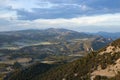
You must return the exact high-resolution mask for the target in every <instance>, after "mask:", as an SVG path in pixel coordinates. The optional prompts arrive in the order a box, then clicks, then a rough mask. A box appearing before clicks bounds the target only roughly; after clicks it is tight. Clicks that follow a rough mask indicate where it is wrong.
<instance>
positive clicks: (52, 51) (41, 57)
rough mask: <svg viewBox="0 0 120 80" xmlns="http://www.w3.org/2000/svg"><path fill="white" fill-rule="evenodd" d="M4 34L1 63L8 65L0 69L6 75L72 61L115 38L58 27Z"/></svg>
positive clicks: (0, 42) (0, 48)
mask: <svg viewBox="0 0 120 80" xmlns="http://www.w3.org/2000/svg"><path fill="white" fill-rule="evenodd" d="M0 34H1V35H2V36H3V35H4V37H3V38H2V39H3V41H2V40H1V41H0V44H1V45H0V65H3V64H4V65H6V66H3V67H1V69H0V71H1V73H0V75H4V76H3V77H2V78H4V77H6V75H8V74H9V73H11V72H14V71H16V70H17V69H21V68H23V69H24V68H25V69H26V68H27V67H29V66H32V65H34V64H36V63H39V64H42V63H43V64H49V65H57V66H58V65H63V64H66V63H71V62H73V61H75V60H77V59H80V58H82V57H84V56H87V55H88V54H89V53H91V52H92V51H97V50H99V49H100V48H102V47H104V46H106V45H108V44H109V43H110V42H111V41H112V40H110V39H107V38H104V37H101V36H99V35H91V34H90V35H89V34H86V33H80V32H75V31H71V30H66V29H54V28H53V29H47V30H26V31H16V32H6V33H5V32H4V33H0ZM6 36H7V39H6ZM8 36H9V37H8ZM8 38H9V39H10V40H9V39H8ZM12 39H15V40H12ZM7 40H9V41H7Z"/></svg>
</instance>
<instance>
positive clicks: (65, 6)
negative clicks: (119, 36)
mask: <svg viewBox="0 0 120 80" xmlns="http://www.w3.org/2000/svg"><path fill="white" fill-rule="evenodd" d="M119 10H120V1H119V0H114V1H113V0H4V1H3V0H0V30H1V31H3V30H17V29H33V28H34V29H42V28H50V27H56V28H68V29H74V30H79V31H88V32H89V31H101V30H104V29H105V30H108V29H110V31H112V30H114V31H115V30H116V31H119V30H120V28H119V27H120V24H119V22H120V11H119ZM5 23H6V24H5ZM113 27H114V28H113Z"/></svg>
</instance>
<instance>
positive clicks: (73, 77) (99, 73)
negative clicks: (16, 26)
mask: <svg viewBox="0 0 120 80" xmlns="http://www.w3.org/2000/svg"><path fill="white" fill-rule="evenodd" d="M33 67H34V66H31V67H28V69H30V68H31V69H30V70H31V74H30V73H29V74H26V71H27V72H28V71H29V70H22V73H21V71H17V73H16V72H15V73H13V75H11V76H10V77H9V79H8V80H27V79H26V78H28V79H29V80H119V79H120V73H119V71H120V39H118V40H116V41H113V42H112V43H110V44H109V45H107V46H106V47H104V48H102V49H100V50H98V51H95V52H91V53H90V54H88V55H86V56H84V57H82V58H80V59H78V60H75V61H73V62H70V63H67V64H62V65H59V66H57V67H53V68H51V69H50V70H48V71H45V73H42V74H39V73H37V74H36V75H35V76H33V77H32V78H30V77H29V76H30V75H31V76H32V75H34V73H33V74H32V71H33V72H38V71H39V69H36V68H34V69H33ZM23 73H24V75H23ZM18 74H19V75H18ZM18 76H19V77H18Z"/></svg>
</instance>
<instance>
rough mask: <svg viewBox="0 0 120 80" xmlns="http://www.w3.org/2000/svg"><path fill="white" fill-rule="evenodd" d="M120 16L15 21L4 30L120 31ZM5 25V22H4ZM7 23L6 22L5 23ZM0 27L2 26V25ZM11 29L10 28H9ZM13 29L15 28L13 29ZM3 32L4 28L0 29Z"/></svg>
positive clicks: (106, 15) (107, 15) (105, 15)
mask: <svg viewBox="0 0 120 80" xmlns="http://www.w3.org/2000/svg"><path fill="white" fill-rule="evenodd" d="M119 22H120V14H104V15H96V16H84V17H76V18H69V19H65V18H57V19H37V20H32V21H29V20H13V21H8V22H7V23H8V24H6V25H4V27H5V28H4V30H10V28H11V29H12V30H13V29H14V30H18V29H46V28H51V27H53V28H67V29H73V30H77V31H82V32H84V31H88V32H92V31H108V30H109V31H111V32H112V31H115V30H116V31H119V30H120V24H119ZM2 23H3V22H2ZM4 23H6V22H4ZM0 26H3V25H1V23H0ZM8 27H9V28H8ZM12 27H13V28H12ZM0 30H3V27H2V28H1V27H0Z"/></svg>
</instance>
